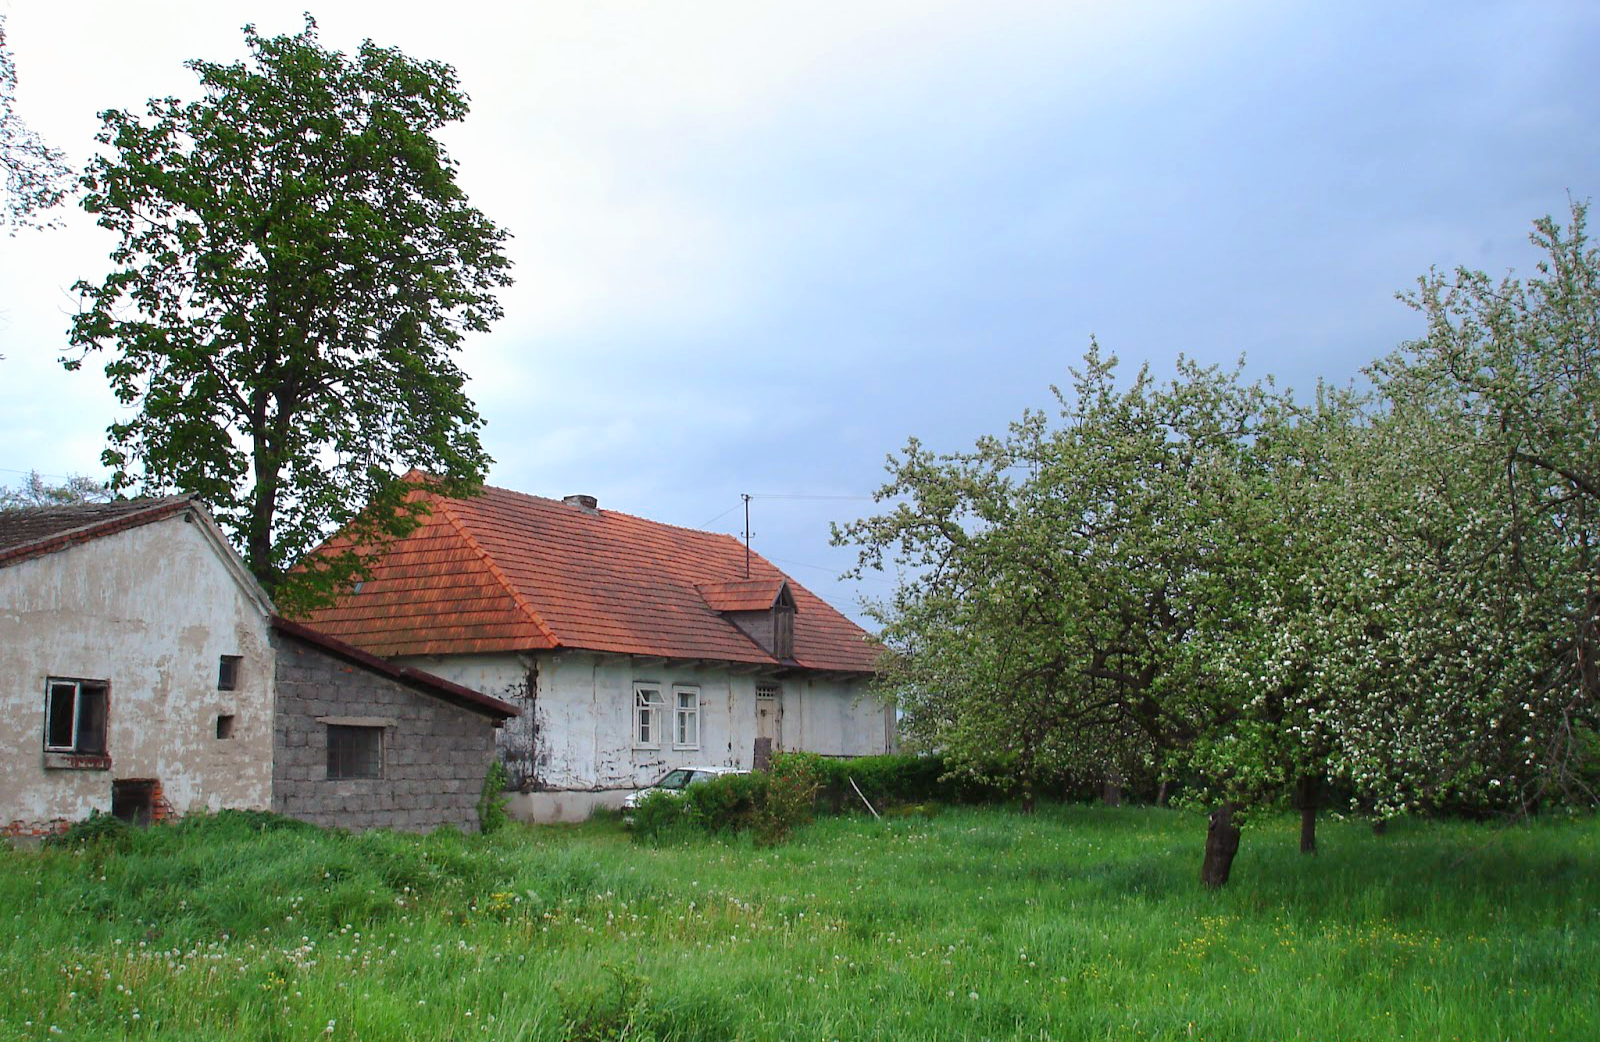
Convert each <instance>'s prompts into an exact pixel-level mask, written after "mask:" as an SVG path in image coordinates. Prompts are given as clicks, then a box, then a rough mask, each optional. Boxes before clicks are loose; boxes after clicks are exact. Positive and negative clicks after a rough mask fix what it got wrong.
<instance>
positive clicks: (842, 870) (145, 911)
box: [0, 805, 1600, 1042]
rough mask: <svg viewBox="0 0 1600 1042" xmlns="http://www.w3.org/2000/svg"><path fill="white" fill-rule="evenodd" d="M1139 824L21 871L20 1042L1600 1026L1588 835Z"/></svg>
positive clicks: (1138, 816)
mask: <svg viewBox="0 0 1600 1042" xmlns="http://www.w3.org/2000/svg"><path fill="white" fill-rule="evenodd" d="M1297 838H1298V821H1297V820H1291V819H1289V818H1288V817H1281V818H1280V817H1271V818H1266V819H1263V820H1260V821H1258V822H1256V823H1254V824H1253V825H1252V826H1251V827H1249V828H1248V829H1247V830H1246V832H1245V836H1244V842H1243V845H1242V846H1241V849H1240V853H1239V857H1238V860H1237V862H1236V863H1235V865H1234V872H1233V881H1232V883H1230V885H1229V886H1228V887H1227V888H1225V889H1224V890H1222V891H1218V892H1209V891H1206V890H1204V889H1203V888H1202V887H1201V886H1200V883H1199V881H1198V872H1199V866H1200V853H1201V846H1202V843H1203V839H1204V819H1203V818H1202V817H1200V816H1199V815H1196V814H1192V813H1185V812H1181V811H1176V810H1161V809H1156V808H1148V807H1122V808H1105V807H1085V806H1071V805H1067V806H1056V805H1042V806H1041V807H1040V810H1039V812H1038V813H1037V814H1034V815H1031V816H1024V815H1021V814H1019V813H1017V812H1016V811H1014V810H1008V809H1002V808H985V809H947V810H945V811H943V812H942V813H940V814H938V815H937V816H934V817H931V818H922V817H906V818H898V819H893V820H886V821H884V822H874V821H872V820H870V819H863V818H860V817H847V818H839V819H826V820H821V821H819V822H817V823H816V824H814V825H812V826H810V827H808V828H807V829H805V830H803V831H801V832H800V833H799V834H797V835H796V837H795V838H794V840H793V841H792V842H790V843H788V844H786V845H783V846H779V847H774V848H766V849H763V848H759V847H756V846H754V845H752V844H751V843H750V842H748V841H747V840H744V839H733V840H700V841H695V842H682V843H674V844H669V845H664V846H659V847H655V846H650V845H645V844H637V843H633V842H631V841H630V840H629V839H628V837H627V834H626V833H625V832H624V831H623V830H622V829H621V828H620V827H619V826H618V825H617V823H616V822H615V821H614V820H610V821H605V820H603V821H598V822H594V823H591V824H589V825H586V826H581V827H576V828H548V827H547V828H534V829H529V828H512V829H508V830H505V831H503V832H501V833H497V834H495V835H492V836H486V837H480V836H462V835H459V834H454V833H450V832H443V833H435V834H433V835H430V836H425V837H418V836H410V835H398V834H393V833H385V832H373V833H366V834H361V835H353V836H352V835H343V834H338V833H327V832H321V831H318V830H312V829H295V828H290V829H282V830H275V831H267V832H258V831H254V830H253V829H252V828H251V827H250V824H249V823H248V822H246V821H244V820H229V819H227V818H226V817H225V818H222V819H216V820H213V821H196V822H194V823H193V824H186V825H180V826H176V827H170V826H169V827H162V828H158V829H154V830H150V831H149V832H146V833H142V834H140V835H137V836H134V837H133V838H132V840H131V841H130V842H129V843H128V844H127V849H123V850H114V849H110V848H109V847H102V848H90V849H87V850H83V851H64V850H36V851H20V850H19V851H0V908H3V909H5V911H6V914H5V916H4V917H3V918H4V921H5V924H6V926H5V929H6V931H7V936H6V938H5V944H4V951H3V952H0V1038H3V1039H41V1040H48V1039H57V1038H80V1039H119V1038H174V1039H179V1038H181V1039H197V1040H207V1039H219V1040H220V1039H239V1038H244V1039H272V1040H277V1039H284V1040H288V1039H301V1040H304V1039H313V1038H322V1039H489V1040H500V1039H504V1040H518V1042H522V1040H531V1039H564V1038H575V1039H638V1040H645V1039H656V1040H665V1039H810V1040H815V1039H841V1040H848V1039H864V1038H925V1039H936V1038H938V1039H944V1038H974V1039H978V1038H995V1039H999V1038H1031V1039H1213V1040H1216V1039H1250V1040H1273V1039H1283V1040H1288V1039H1295V1040H1330V1039H1401V1038H1413V1039H1445V1040H1456V1039H1460V1040H1499V1039H1531V1038H1559V1039H1577V1038H1592V1037H1597V1033H1600V828H1597V823H1596V819H1595V818H1594V817H1593V816H1592V815H1588V814H1585V815H1580V816H1576V817H1572V818H1567V817H1565V816H1562V817H1561V818H1560V819H1558V820H1541V821H1535V822H1532V823H1527V824H1522V825H1517V826H1500V825H1477V824H1467V823H1460V822H1429V821H1414V820H1406V821H1400V822H1397V823H1396V824H1395V825H1394V826H1392V827H1391V829H1390V831H1389V834H1388V835H1384V836H1374V835H1372V833H1371V830H1370V829H1369V828H1367V827H1366V826H1365V825H1364V824H1363V823H1358V822H1338V821H1331V820H1326V821H1324V823H1323V825H1322V827H1321V829H1320V833H1319V841H1320V846H1321V848H1322V852H1321V853H1320V854H1319V855H1317V856H1315V857H1306V856H1302V855H1300V854H1299V853H1298V850H1297Z"/></svg>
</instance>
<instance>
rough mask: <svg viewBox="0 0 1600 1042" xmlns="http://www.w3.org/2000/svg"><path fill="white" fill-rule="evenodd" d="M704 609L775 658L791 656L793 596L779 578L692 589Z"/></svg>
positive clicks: (715, 584) (717, 584) (792, 644)
mask: <svg viewBox="0 0 1600 1042" xmlns="http://www.w3.org/2000/svg"><path fill="white" fill-rule="evenodd" d="M696 589H698V590H699V591H700V596H701V598H702V599H703V600H704V601H705V602H706V607H708V608H710V609H711V610H712V611H714V612H716V613H717V614H718V615H721V616H722V617H723V618H724V619H727V620H728V621H729V622H731V623H733V625H734V626H735V628H737V629H738V630H739V632H741V633H743V634H744V635H745V636H746V637H749V638H750V639H751V640H752V641H754V642H755V643H756V645H757V646H758V647H760V648H761V650H762V651H765V652H766V653H767V654H769V655H771V656H772V657H773V658H775V659H780V660H781V659H789V658H793V657H794V616H795V603H794V593H793V591H791V590H790V589H789V583H788V582H787V581H786V580H784V579H782V578H774V579H745V580H742V581H735V582H725V583H706V584H703V585H701V586H698V587H696Z"/></svg>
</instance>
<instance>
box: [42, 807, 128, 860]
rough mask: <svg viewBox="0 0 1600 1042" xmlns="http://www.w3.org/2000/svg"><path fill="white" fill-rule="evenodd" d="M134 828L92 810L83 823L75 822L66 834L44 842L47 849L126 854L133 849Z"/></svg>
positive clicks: (119, 819) (117, 819)
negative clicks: (88, 849)
mask: <svg viewBox="0 0 1600 1042" xmlns="http://www.w3.org/2000/svg"><path fill="white" fill-rule="evenodd" d="M133 839H134V827H133V826H132V825H130V824H128V823H127V822H126V821H123V820H122V819H121V818H118V817H114V816H112V815H110V814H102V813H100V812H99V811H98V810H91V811H90V812H89V816H88V817H87V818H84V819H83V820H82V821H75V822H73V823H72V824H71V825H70V826H68V827H67V830H66V831H65V832H58V833H56V834H55V835H53V836H50V837H48V838H47V839H46V840H45V841H44V845H45V846H47V847H65V848H68V849H80V848H83V847H90V848H93V849H95V850H106V851H119V852H126V851H128V850H130V849H132V847H133Z"/></svg>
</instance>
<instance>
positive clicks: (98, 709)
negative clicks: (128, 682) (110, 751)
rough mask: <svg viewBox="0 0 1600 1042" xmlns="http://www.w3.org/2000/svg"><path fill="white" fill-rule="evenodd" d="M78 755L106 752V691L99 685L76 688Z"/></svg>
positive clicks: (84, 685)
mask: <svg viewBox="0 0 1600 1042" xmlns="http://www.w3.org/2000/svg"><path fill="white" fill-rule="evenodd" d="M77 750H78V752H80V753H94V754H96V755H98V754H100V753H103V752H105V751H106V689H105V687H104V686H103V685H99V684H81V685H79V687H78V741H77Z"/></svg>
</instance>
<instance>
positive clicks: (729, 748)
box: [397, 652, 893, 820]
mask: <svg viewBox="0 0 1600 1042" xmlns="http://www.w3.org/2000/svg"><path fill="white" fill-rule="evenodd" d="M397 661H398V662H400V663H402V664H404V665H409V666H415V667H416V668H418V669H423V670H426V671H428V672H430V673H434V674H437V675H438V676H441V677H444V678H445V679H447V680H453V681H455V682H456V683H458V684H461V685H463V686H466V687H470V688H473V689H475V690H478V691H482V692H484V693H485V694H489V695H494V696H495V697H496V698H504V699H506V700H508V701H511V702H513V703H514V704H516V705H517V706H518V707H519V708H521V709H522V711H523V714H524V720H523V721H519V722H518V723H519V725H520V724H524V723H525V724H528V725H531V728H532V736H531V737H532V743H533V757H532V758H533V772H532V773H533V778H532V780H533V783H534V784H533V786H532V787H533V788H534V789H537V790H542V791H537V792H533V793H529V794H527V796H526V798H523V799H520V800H517V801H514V802H513V804H512V809H513V810H514V811H516V812H518V813H519V814H520V815H521V816H525V817H529V818H531V819H534V820H570V819H572V818H574V817H581V816H584V815H587V814H588V813H589V811H590V810H592V809H593V807H594V806H607V805H615V804H616V803H618V802H619V801H620V800H621V797H622V795H623V794H624V793H626V792H629V791H632V790H633V789H637V788H639V787H641V786H644V785H648V784H649V783H651V782H653V781H655V780H656V779H657V778H659V777H660V776H661V775H663V774H665V773H666V772H667V771H669V770H671V769H673V768H675V767H682V766H687V765H690V764H712V765H722V766H729V767H742V768H748V767H749V766H750V763H751V758H752V755H753V753H754V750H755V739H756V684H757V683H758V682H770V683H776V684H778V685H779V686H780V688H781V689H782V697H781V703H782V736H781V741H780V746H779V747H780V748H782V749H788V750H806V751H810V752H818V753H824V754H826V755H830V756H871V755H877V754H880V753H884V752H887V751H890V750H891V748H892V741H893V734H892V729H891V726H890V722H891V721H892V718H891V717H888V716H886V715H885V713H884V711H883V707H882V706H881V705H880V704H879V703H878V702H877V701H876V700H874V699H872V698H871V697H867V696H865V691H866V686H865V682H863V681H831V680H822V679H814V678H809V677H798V676H786V677H782V678H768V677H761V676H757V675H755V674H752V673H747V672H735V671H733V670H732V669H730V668H729V667H727V666H722V665H715V664H710V665H708V664H698V665H697V664H692V663H676V662H669V663H666V664H661V663H660V660H649V659H643V660H641V659H635V658H633V657H630V656H626V655H605V654H595V653H590V652H556V653H538V654H534V655H513V654H503V655H455V656H418V657H413V658H405V659H399V660H397ZM530 666H532V667H533V669H534V671H535V672H536V683H535V690H534V692H533V696H532V698H531V699H530V698H528V697H527V686H528V675H529V671H530V669H529V667H530ZM636 682H648V683H652V684H656V685H659V686H660V688H661V690H662V692H663V694H664V696H665V698H666V702H667V705H666V707H665V711H664V713H663V714H662V725H663V729H664V731H665V732H666V734H667V735H670V730H667V729H669V728H670V727H671V723H672V717H673V711H674V700H673V693H672V692H673V686H674V685H689V686H693V687H697V688H698V689H699V692H700V699H699V700H700V742H699V745H698V747H696V748H693V749H677V748H674V747H673V745H672V743H671V742H670V740H666V741H663V742H662V743H661V744H660V746H659V747H657V748H639V747H637V746H636V745H635V743H634V741H633V727H634V715H633V714H634V684H635V683H636ZM513 733H514V732H511V731H510V730H509V729H508V730H507V736H508V737H511V736H512V735H513ZM580 793H589V794H593V795H589V796H580V795H579V794H580Z"/></svg>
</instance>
